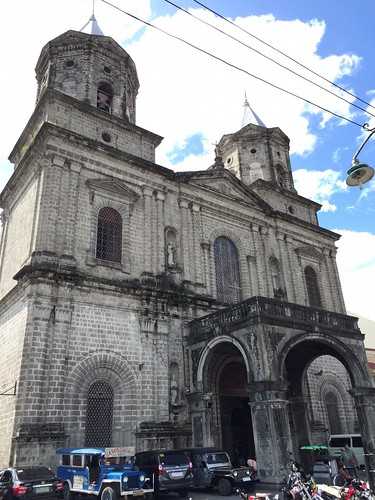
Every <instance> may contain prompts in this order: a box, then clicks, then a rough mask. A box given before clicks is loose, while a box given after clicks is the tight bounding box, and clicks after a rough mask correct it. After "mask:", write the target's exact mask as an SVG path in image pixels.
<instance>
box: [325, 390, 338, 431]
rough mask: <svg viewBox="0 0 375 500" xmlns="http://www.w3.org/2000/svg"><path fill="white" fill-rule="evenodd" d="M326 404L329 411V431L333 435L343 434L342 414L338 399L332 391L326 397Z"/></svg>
mask: <svg viewBox="0 0 375 500" xmlns="http://www.w3.org/2000/svg"><path fill="white" fill-rule="evenodd" d="M324 404H325V407H326V410H327V416H328V424H329V430H330V432H331V434H341V432H342V425H341V421H340V412H339V405H338V399H337V396H336V394H334V393H333V392H332V391H330V392H327V393H326V394H325V396H324Z"/></svg>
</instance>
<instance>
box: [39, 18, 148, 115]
mask: <svg viewBox="0 0 375 500" xmlns="http://www.w3.org/2000/svg"><path fill="white" fill-rule="evenodd" d="M93 26H97V24H96V25H94V24H93ZM93 31H95V33H93V34H91V33H90V34H87V33H82V32H78V31H67V32H66V33H64V34H62V35H60V36H58V37H57V38H55V39H54V40H52V41H50V42H49V43H47V44H46V45H45V46H44V47H43V49H42V52H41V54H40V57H39V60H38V63H37V65H36V79H37V82H38V91H37V102H39V100H40V99H41V97H42V96H43V93H44V91H45V90H46V89H47V88H48V89H54V90H56V91H58V92H61V93H63V94H65V95H68V96H71V97H73V98H75V99H77V100H79V101H82V102H83V103H87V104H89V105H90V106H93V107H96V108H97V109H100V110H101V111H104V112H106V113H109V114H111V115H113V116H116V117H118V118H120V119H122V120H125V121H129V122H130V123H133V124H134V123H135V110H136V97H137V93H138V88H139V82H138V77H137V71H136V67H135V64H134V62H133V60H132V58H131V57H130V56H129V55H128V54H127V53H126V52H125V50H124V49H123V48H122V47H120V45H118V44H117V43H116V42H115V41H114V40H113V39H112V38H110V37H106V36H104V35H102V34H98V33H99V31H100V33H101V30H100V29H98V27H97V28H96V29H95V30H93Z"/></svg>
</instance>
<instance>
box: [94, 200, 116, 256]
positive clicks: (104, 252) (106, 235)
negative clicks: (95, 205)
mask: <svg viewBox="0 0 375 500" xmlns="http://www.w3.org/2000/svg"><path fill="white" fill-rule="evenodd" d="M121 248H122V218H121V215H120V214H119V213H118V212H117V211H116V210H114V209H113V208H110V207H104V208H102V209H100V211H99V215H98V228H97V241H96V258H97V259H101V260H109V261H111V262H121Z"/></svg>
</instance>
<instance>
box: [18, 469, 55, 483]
mask: <svg viewBox="0 0 375 500" xmlns="http://www.w3.org/2000/svg"><path fill="white" fill-rule="evenodd" d="M17 476H18V479H19V480H20V481H35V480H37V479H42V480H45V479H53V478H54V477H55V476H54V474H53V472H52V471H51V470H49V469H48V468H47V467H25V468H20V469H17Z"/></svg>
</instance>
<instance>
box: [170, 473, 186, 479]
mask: <svg viewBox="0 0 375 500" xmlns="http://www.w3.org/2000/svg"><path fill="white" fill-rule="evenodd" d="M170 476H171V477H176V478H177V477H184V473H183V472H171V474H170Z"/></svg>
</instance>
